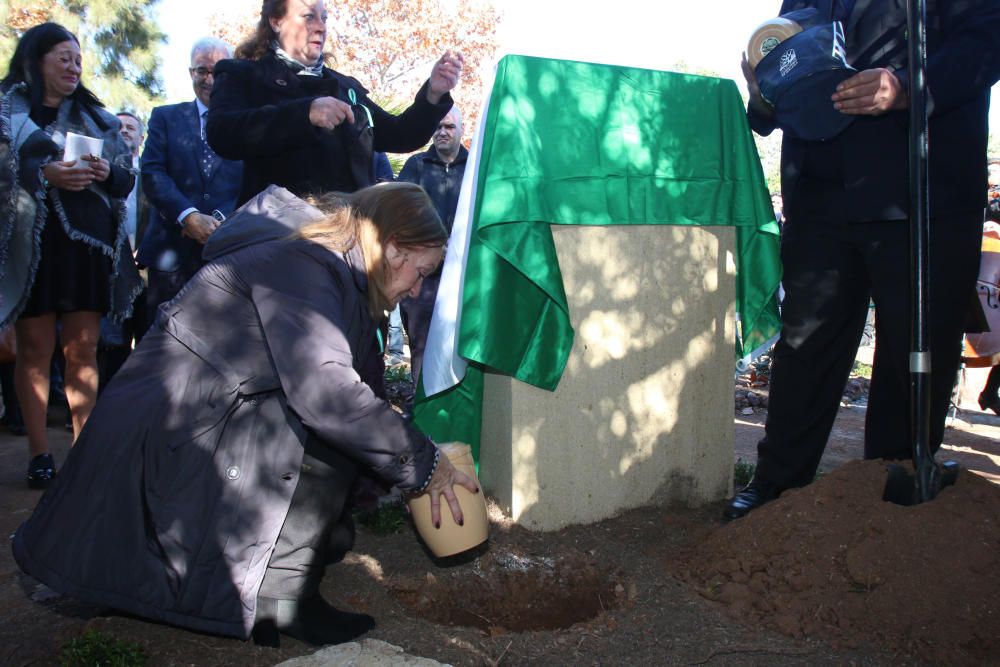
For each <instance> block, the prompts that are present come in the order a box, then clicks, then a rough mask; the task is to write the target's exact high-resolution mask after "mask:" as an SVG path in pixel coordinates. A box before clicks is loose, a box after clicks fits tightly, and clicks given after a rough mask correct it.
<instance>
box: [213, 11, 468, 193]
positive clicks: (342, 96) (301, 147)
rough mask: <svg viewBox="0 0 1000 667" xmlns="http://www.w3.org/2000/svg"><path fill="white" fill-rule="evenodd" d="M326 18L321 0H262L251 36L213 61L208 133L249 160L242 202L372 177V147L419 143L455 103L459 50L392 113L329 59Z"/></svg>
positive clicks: (363, 182) (356, 184)
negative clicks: (277, 190)
mask: <svg viewBox="0 0 1000 667" xmlns="http://www.w3.org/2000/svg"><path fill="white" fill-rule="evenodd" d="M326 19H327V12H326V9H325V7H324V6H323V2H322V0H264V3H263V6H262V7H261V12H260V22H259V23H258V25H257V30H256V32H255V33H254V35H253V36H252V37H251V38H250V39H249V40H247V41H246V42H244V43H243V44H241V45H240V46H239V47H238V48H237V49H236V59H235V60H222V61H219V62H218V63H217V64H216V66H215V86H214V88H213V89H212V100H211V109H210V111H209V114H208V124H207V128H206V131H207V136H208V142H209V144H211V146H212V148H213V149H215V151H216V152H217V153H218V154H219V155H221V156H222V157H224V158H228V159H230V160H243V186H242V188H241V191H240V196H239V201H240V203H242V202H244V201H246V200H247V199H249V198H250V197H252V196H253V195H255V194H257V193H258V192H260V191H261V190H263V189H264V188H266V187H267V186H268V185H280V186H282V187H285V188H287V189H289V190H290V191H292V192H293V193H295V194H297V195H304V194H309V193H317V192H329V191H337V192H353V191H355V190H357V189H359V188H363V187H365V186H368V185H372V184H374V183H375V182H376V179H375V173H374V166H373V165H374V152H375V151H389V152H393V153H409V152H411V151H415V150H417V149H419V148H421V147H423V146H424V145H425V144H427V142H428V141H429V140H430V138H431V136H432V135H433V133H434V130H435V129H436V128H437V124H438V122H439V121H440V120H441V119H442V118H443V117H444V116H445V114H447V113H448V110H449V109H450V108H451V106H452V99H451V95H450V94H449V91H451V90H452V88H454V87H455V85H456V84H457V83H458V78H459V74H460V73H461V69H462V57H461V55H458V54H455V53H452V52H450V51H449V52H447V53H445V54H444V55H443V56H442V57H441V58H440V59H439V60H438V61H437V62H436V63H435V64H434V68H433V70H432V72H431V76H430V79H428V80H427V82H426V83H425V84H424V85H423V86H422V87H421V88H420V91H419V92H417V95H416V97H415V98H414V100H413V104H412V105H411V106H410V107H409V108H407V109H406V110H405V111H403V113H402V114H400V115H399V116H394V115H392V114H390V113H388V112H386V111H384V110H383V109H381V108H380V107H379V106H378V105H377V104H375V103H374V102H372V101H371V100H370V99H369V98H368V96H367V95H368V91H367V90H365V89H364V87H362V85H361V84H360V83H359V82H358V81H357V80H356V79H353V78H351V77H349V76H345V75H344V74H341V73H339V72H336V71H334V70H332V69H330V68H328V67H325V66H324V65H323V62H324V54H323V45H324V44H325V42H326Z"/></svg>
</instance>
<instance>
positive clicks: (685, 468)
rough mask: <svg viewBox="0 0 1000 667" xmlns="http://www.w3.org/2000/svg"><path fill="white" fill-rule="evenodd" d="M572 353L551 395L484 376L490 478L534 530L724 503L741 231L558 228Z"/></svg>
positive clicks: (485, 475)
mask: <svg viewBox="0 0 1000 667" xmlns="http://www.w3.org/2000/svg"><path fill="white" fill-rule="evenodd" d="M552 229H553V235H554V237H555V244H556V249H557V252H558V255H559V263H560V267H561V269H562V274H563V282H564V285H565V288H566V294H567V298H568V300H569V309H570V318H571V321H572V324H573V328H574V329H575V330H576V339H575V342H574V345H573V350H572V353H571V355H570V358H569V362H568V364H567V367H566V371H565V373H564V374H563V377H562V380H561V381H560V384H559V386H558V388H557V389H556V391H555V392H548V391H545V390H541V389H537V388H535V387H532V386H530V385H526V384H523V383H521V382H518V381H515V380H512V379H511V378H509V377H506V376H500V375H493V374H487V376H486V382H485V395H484V400H483V432H482V447H481V451H480V477H481V479H482V483H483V485H484V487H485V488H486V490H487V491H488V492H490V493H491V494H492V495H494V496H495V497H496V498H497V499H498V500H499V501H500V503H501V504H502V505H504V506H505V509H507V510H508V511H509V512H510V513H511V515H512V516H513V518H514V520H515V521H517V522H518V523H520V524H521V525H524V526H527V527H529V528H533V529H537V530H556V529H558V528H561V527H563V526H566V525H570V524H580V523H591V522H594V521H598V520H601V519H605V518H608V517H611V516H614V515H615V514H617V513H619V512H621V511H623V510H626V509H630V508H634V507H638V506H641V505H645V504H649V503H682V504H687V505H696V504H700V503H704V502H708V501H713V500H717V499H720V498H723V497H724V496H725V495H726V494H727V493H728V492H729V490H730V488H731V484H732V469H733V437H734V436H733V433H734V432H733V373H734V361H735V359H734V335H735V333H734V331H735V330H734V326H735V325H734V320H735V280H734V277H735V264H734V260H733V257H734V256H735V238H736V235H735V230H734V229H733V228H732V227H693V226H691V227H689V226H664V225H637V226H611V227H587V226H560V225H553V227H552Z"/></svg>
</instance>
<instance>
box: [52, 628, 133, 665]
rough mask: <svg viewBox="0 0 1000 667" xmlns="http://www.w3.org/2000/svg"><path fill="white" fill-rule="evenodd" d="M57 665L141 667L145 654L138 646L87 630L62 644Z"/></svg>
mask: <svg viewBox="0 0 1000 667" xmlns="http://www.w3.org/2000/svg"><path fill="white" fill-rule="evenodd" d="M59 664H61V665H62V666H63V667H143V666H144V665H145V664H146V654H145V653H143V651H142V648H141V647H140V646H139V645H138V644H135V643H132V642H126V641H122V640H120V639H115V638H114V637H111V636H109V635H106V634H103V633H100V632H97V631H95V630H87V631H86V632H85V633H83V636H81V637H77V638H76V639H71V640H70V641H68V642H66V643H65V644H63V647H62V650H61V651H60V652H59Z"/></svg>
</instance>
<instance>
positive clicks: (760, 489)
mask: <svg viewBox="0 0 1000 667" xmlns="http://www.w3.org/2000/svg"><path fill="white" fill-rule="evenodd" d="M780 495H781V489H779V488H778V487H776V486H772V485H771V484H767V483H766V482H761V481H760V480H758V479H757V478H756V477H755V478H753V479H751V480H750V483H749V484H747V485H746V486H745V487H743V490H742V491H740V492H739V493H737V494H736V495H735V496H733V499H732V500H730V501H729V504H728V505H726V509H724V510H722V516H723V518H725V519H739V518H740V517H744V516H746V515H747V514H748V513H749V512H750V511H752V510H755V509H757V508H758V507H760V506H761V505H763V504H764V503H767V502H770V501H772V500H774V499H775V498H777V497H778V496H780Z"/></svg>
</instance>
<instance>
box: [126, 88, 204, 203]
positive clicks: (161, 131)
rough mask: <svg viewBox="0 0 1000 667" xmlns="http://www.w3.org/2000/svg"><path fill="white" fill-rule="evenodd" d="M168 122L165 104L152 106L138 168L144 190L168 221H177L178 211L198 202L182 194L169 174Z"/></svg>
mask: <svg viewBox="0 0 1000 667" xmlns="http://www.w3.org/2000/svg"><path fill="white" fill-rule="evenodd" d="M168 122H169V121H168V119H167V118H166V110H165V109H164V108H162V107H157V108H155V109H153V113H152V114H151V115H150V116H149V129H148V133H147V135H146V143H145V147H144V148H143V150H142V163H141V166H140V168H139V171H140V173H141V174H142V191H143V194H145V195H146V197H147V198H148V199H149V201H150V203H152V205H153V206H155V207H156V209H157V210H158V211H159V212H160V213H161V214H162V215H163V217H165V218H166V219H167V220H168V221H170V222H176V221H177V216H178V215H180V214H181V211H184V210H186V209H189V208H197V205H196V204H194V203H193V202H192V201H191V200H190V199H188V198H187V197H186V196H184V193H182V192H181V191H180V188H178V187H177V184H176V183H175V182H174V179H173V177H172V176H171V175H170V172H169V164H168V163H169V155H170V133H169V132H168V130H167V124H168ZM175 150H176V149H175Z"/></svg>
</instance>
